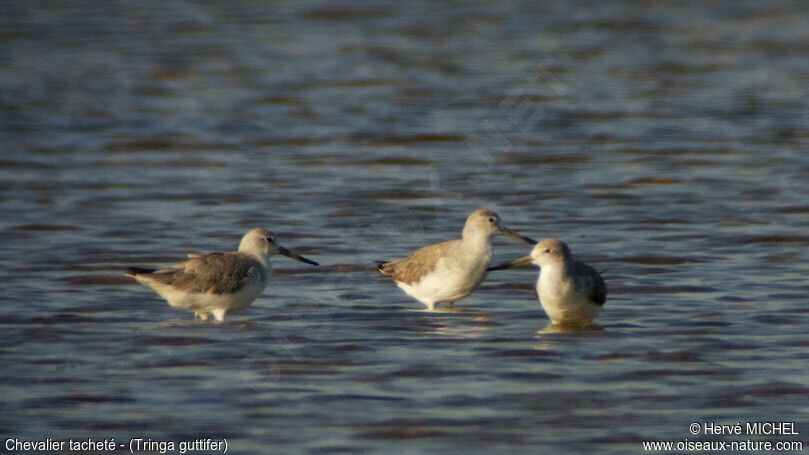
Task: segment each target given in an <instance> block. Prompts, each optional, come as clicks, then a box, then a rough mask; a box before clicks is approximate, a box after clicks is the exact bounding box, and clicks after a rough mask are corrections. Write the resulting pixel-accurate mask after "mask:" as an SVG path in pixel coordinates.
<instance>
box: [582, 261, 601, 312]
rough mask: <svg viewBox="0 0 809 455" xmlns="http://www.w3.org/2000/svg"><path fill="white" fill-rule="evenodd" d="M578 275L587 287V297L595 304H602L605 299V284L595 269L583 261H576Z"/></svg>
mask: <svg viewBox="0 0 809 455" xmlns="http://www.w3.org/2000/svg"><path fill="white" fill-rule="evenodd" d="M577 265H578V268H579V277H580V279H581V280H582V281H583V283H582V284H584V285H585V288H586V289H587V292H588V294H587V297H588V299H589V300H590V301H591V302H593V303H595V304H596V305H599V306H601V305H604V302H606V301H607V284H606V283H604V279H603V278H602V277H601V274H600V273H598V271H596V269H594V268H592V267H590V266H589V265H587V264H584V263H578V264H577Z"/></svg>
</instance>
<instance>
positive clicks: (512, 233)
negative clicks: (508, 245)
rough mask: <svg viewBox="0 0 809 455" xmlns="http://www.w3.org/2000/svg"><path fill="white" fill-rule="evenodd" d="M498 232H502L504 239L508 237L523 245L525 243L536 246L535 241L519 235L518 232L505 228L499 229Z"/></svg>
mask: <svg viewBox="0 0 809 455" xmlns="http://www.w3.org/2000/svg"><path fill="white" fill-rule="evenodd" d="M500 232H502V233H503V235H505V236H506V237H510V238H512V239H514V240H519V241H520V242H524V243H527V244H529V245H536V244H537V241H536V240H534V239H532V238H530V237H526V236H524V235H522V234H520V233H519V232H517V231H515V230H513V229H509V228H507V227H503V228H500Z"/></svg>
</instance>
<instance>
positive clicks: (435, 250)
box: [378, 209, 536, 310]
mask: <svg viewBox="0 0 809 455" xmlns="http://www.w3.org/2000/svg"><path fill="white" fill-rule="evenodd" d="M497 235H505V236H507V237H511V238H513V239H516V240H519V241H521V242H525V243H528V244H531V245H533V244H535V243H536V242H535V241H534V240H531V239H530V238H528V237H524V236H522V235H520V234H519V233H517V232H516V231H513V230H511V229H509V228H507V227H505V226H503V225H502V224H501V222H500V216H499V215H497V214H496V213H494V212H493V211H491V210H487V209H478V210H475V211H474V212H472V214H471V215H469V217H468V218H467V219H466V224H465V225H464V228H463V234H462V237H461V238H460V239H458V240H449V241H447V242H442V243H436V244H433V245H428V246H425V247H422V248H419V249H418V250H416V251H414V252H413V253H411V254H410V256H408V257H406V258H404V259H398V260H395V261H390V262H381V263H378V269H379V271H380V272H382V273H383V274H384V275H387V276H390V277H391V278H393V280H394V281H395V282H396V285H397V286H399V287H400V288H402V290H404V292H405V293H406V294H407V295H409V296H410V297H413V298H414V299H416V300H418V301H419V302H421V303H423V304H424V305H426V306H427V308H428V309H430V310H434V309H435V308H436V306H438V305H439V304H441V303H446V304H447V305H449V306H452V305H453V303H455V302H456V301H458V300H461V299H463V298H464V297H467V296H468V295H469V294H471V293H472V292H473V291H474V290H475V289H477V287H478V286H479V285H480V283H481V282H482V281H483V279H484V278H486V273H487V272H486V268H487V267H489V265H490V264H491V260H492V245H491V241H492V238H493V237H495V236H497Z"/></svg>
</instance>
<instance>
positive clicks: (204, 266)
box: [124, 228, 318, 321]
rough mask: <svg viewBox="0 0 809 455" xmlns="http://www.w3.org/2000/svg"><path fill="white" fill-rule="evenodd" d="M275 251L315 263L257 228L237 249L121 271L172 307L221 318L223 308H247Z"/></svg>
mask: <svg viewBox="0 0 809 455" xmlns="http://www.w3.org/2000/svg"><path fill="white" fill-rule="evenodd" d="M275 253H278V254H282V255H284V256H287V257H289V258H292V259H295V260H298V261H301V262H305V263H307V264H311V265H318V263H317V262H315V261H312V260H309V259H306V258H305V257H303V256H299V255H297V254H295V253H293V252H291V251H289V250H288V249H286V248H284V247H283V246H281V245H279V244H278V243H277V242H276V239H275V236H274V235H273V234H272V233H270V232H268V231H266V230H264V229H261V228H256V229H252V230H250V231H249V232H248V233H247V234H245V235H244V237H242V240H241V243H239V250H238V251H234V252H228V253H210V254H189V255H188V258H189V259H188V260H186V261H183V262H180V263H177V264H175V265H174V266H173V267H171V268H167V269H147V268H141V267H130V268H128V269H126V271H124V273H125V274H126V275H128V276H131V277H132V278H134V279H135V280H137V281H138V282H139V283H141V284H145V285H146V286H149V287H150V288H152V289H153V290H154V291H155V292H157V293H158V294H159V295H160V296H161V297H163V298H164V299H166V300H167V301H168V303H169V305H171V306H173V307H176V308H182V309H184V310H190V311H193V312H194V315H195V317H197V318H200V319H202V320H208V318H209V317H210V315H213V316H214V318H215V319H216V320H217V321H223V320H224V319H225V313H235V312H237V311H240V310H243V309H244V308H246V307H248V306H249V305H250V304H251V303H253V301H254V300H256V298H257V297H258V296H259V295H260V294H261V292H262V291H263V290H264V288H265V287H267V283H268V282H269V278H270V273H271V272H272V268H271V266H270V256H271V255H273V254H275Z"/></svg>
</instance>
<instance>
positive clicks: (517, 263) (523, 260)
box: [486, 256, 531, 272]
mask: <svg viewBox="0 0 809 455" xmlns="http://www.w3.org/2000/svg"><path fill="white" fill-rule="evenodd" d="M530 264H531V256H522V257H519V258H517V259H515V260H513V261H509V262H504V263H502V264H497V265H494V266H491V267H489V268H488V269H486V271H488V272H491V271H494V270H505V269H513V268H515V267H525V266H527V265H530Z"/></svg>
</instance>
